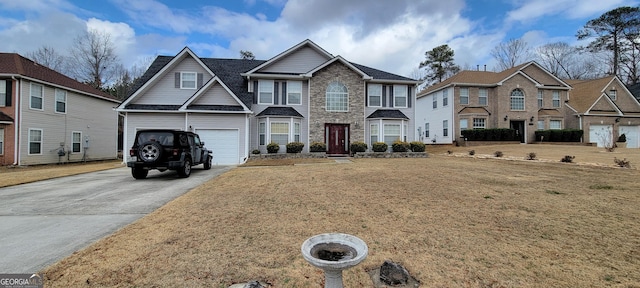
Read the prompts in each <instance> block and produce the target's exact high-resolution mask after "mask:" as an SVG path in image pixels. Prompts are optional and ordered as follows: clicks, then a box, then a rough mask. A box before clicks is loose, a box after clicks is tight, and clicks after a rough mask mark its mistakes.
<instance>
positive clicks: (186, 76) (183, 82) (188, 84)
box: [180, 72, 198, 89]
mask: <svg viewBox="0 0 640 288" xmlns="http://www.w3.org/2000/svg"><path fill="white" fill-rule="evenodd" d="M197 76H198V73H196V72H180V89H196V83H197V81H196V79H197Z"/></svg>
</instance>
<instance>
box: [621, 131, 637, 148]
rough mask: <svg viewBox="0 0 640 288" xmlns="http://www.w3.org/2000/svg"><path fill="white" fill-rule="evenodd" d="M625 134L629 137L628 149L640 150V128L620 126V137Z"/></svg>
mask: <svg viewBox="0 0 640 288" xmlns="http://www.w3.org/2000/svg"><path fill="white" fill-rule="evenodd" d="M622 134H625V136H627V148H640V143H638V142H640V141H639V140H640V139H638V138H640V127H638V126H620V131H618V135H622Z"/></svg>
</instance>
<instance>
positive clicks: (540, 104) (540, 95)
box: [538, 90, 544, 108]
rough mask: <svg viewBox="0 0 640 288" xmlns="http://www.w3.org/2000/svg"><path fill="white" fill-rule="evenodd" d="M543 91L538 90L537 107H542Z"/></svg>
mask: <svg viewBox="0 0 640 288" xmlns="http://www.w3.org/2000/svg"><path fill="white" fill-rule="evenodd" d="M543 97H544V92H542V90H538V108H542V107H543V106H544V101H543V100H544V98H543Z"/></svg>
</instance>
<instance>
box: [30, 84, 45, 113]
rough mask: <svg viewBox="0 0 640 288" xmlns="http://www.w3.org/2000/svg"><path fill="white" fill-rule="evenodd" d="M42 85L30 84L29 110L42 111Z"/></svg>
mask: <svg viewBox="0 0 640 288" xmlns="http://www.w3.org/2000/svg"><path fill="white" fill-rule="evenodd" d="M42 90H43V88H42V85H38V84H33V83H31V97H30V98H29V108H31V109H38V110H42V92H43V91H42Z"/></svg>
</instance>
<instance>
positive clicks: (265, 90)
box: [258, 80, 273, 105]
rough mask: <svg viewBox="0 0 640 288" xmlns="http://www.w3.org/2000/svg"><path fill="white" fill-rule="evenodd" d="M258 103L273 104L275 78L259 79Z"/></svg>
mask: <svg viewBox="0 0 640 288" xmlns="http://www.w3.org/2000/svg"><path fill="white" fill-rule="evenodd" d="M258 104H268V105H271V104H273V80H260V81H258Z"/></svg>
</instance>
